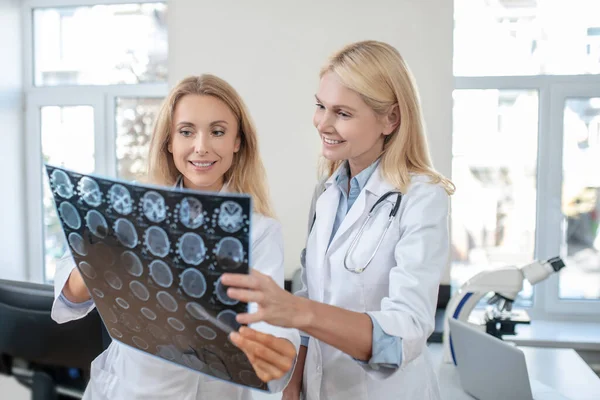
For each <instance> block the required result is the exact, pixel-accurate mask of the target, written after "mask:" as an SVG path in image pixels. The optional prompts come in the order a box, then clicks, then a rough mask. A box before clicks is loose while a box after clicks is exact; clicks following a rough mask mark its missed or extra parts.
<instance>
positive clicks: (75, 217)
mask: <svg viewBox="0 0 600 400" xmlns="http://www.w3.org/2000/svg"><path fill="white" fill-rule="evenodd" d="M58 214H59V215H60V217H61V218H62V220H63V221H64V223H65V224H66V225H67V226H68V227H69V228H71V229H79V228H80V227H81V218H80V217H79V213H78V212H77V209H76V208H75V206H74V205H73V204H71V203H69V202H67V201H63V202H62V203H60V206H58Z"/></svg>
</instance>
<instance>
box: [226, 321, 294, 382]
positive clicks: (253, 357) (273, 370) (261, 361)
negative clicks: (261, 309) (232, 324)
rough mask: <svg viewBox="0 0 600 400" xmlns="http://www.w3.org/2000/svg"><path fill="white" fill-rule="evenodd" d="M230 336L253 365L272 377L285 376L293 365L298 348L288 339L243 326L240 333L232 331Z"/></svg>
mask: <svg viewBox="0 0 600 400" xmlns="http://www.w3.org/2000/svg"><path fill="white" fill-rule="evenodd" d="M230 337H231V341H232V342H233V344H235V345H236V346H237V347H239V348H240V349H241V350H242V351H243V352H244V353H245V354H246V356H247V357H248V359H249V360H250V362H251V363H252V365H253V366H255V368H257V369H261V370H262V372H263V373H265V374H268V375H269V376H271V377H272V378H271V379H277V378H278V377H281V376H283V375H284V374H285V373H286V372H288V371H289V370H290V369H291V368H292V366H293V363H294V358H295V357H296V349H295V348H294V345H293V344H291V343H290V342H289V341H288V340H286V339H281V338H277V337H275V336H273V335H269V334H265V333H262V332H257V331H255V330H254V329H251V328H246V327H242V328H241V329H240V333H237V332H234V333H232V334H231V336H230ZM257 374H258V371H257ZM273 377H275V378H273ZM261 379H262V378H261Z"/></svg>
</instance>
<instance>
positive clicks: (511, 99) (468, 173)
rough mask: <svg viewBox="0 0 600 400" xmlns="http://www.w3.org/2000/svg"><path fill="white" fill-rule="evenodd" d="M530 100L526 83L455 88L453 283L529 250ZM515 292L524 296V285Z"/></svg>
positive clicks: (532, 188) (533, 137) (532, 181)
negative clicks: (523, 85)
mask: <svg viewBox="0 0 600 400" xmlns="http://www.w3.org/2000/svg"><path fill="white" fill-rule="evenodd" d="M537 108H538V94H537V92H536V91H531V90H520V91H516V90H495V89H490V90H456V91H455V92H454V127H453V132H454V133H453V144H452V153H453V154H452V156H453V163H452V179H453V181H454V184H455V185H456V186H457V188H458V189H459V190H457V192H456V194H455V195H454V196H453V204H452V221H453V223H452V246H453V263H452V277H453V278H454V279H453V280H454V286H455V287H456V286H459V285H461V284H462V283H464V282H465V281H466V280H467V279H468V278H470V277H471V276H472V275H473V273H474V272H475V271H481V270H485V269H488V268H494V267H497V266H501V265H506V264H507V263H514V264H517V265H523V264H526V263H528V262H530V261H531V260H532V259H533V257H534V250H535V210H536V168H537V163H536V162H537V151H538V148H537V139H538V137H537V126H538V118H537ZM475 110H476V112H474V111H475ZM515 144H517V145H516V146H515ZM522 295H523V296H522V297H523V300H526V302H527V304H530V301H531V287H529V286H527V287H526V290H525V291H524V292H523V293H522Z"/></svg>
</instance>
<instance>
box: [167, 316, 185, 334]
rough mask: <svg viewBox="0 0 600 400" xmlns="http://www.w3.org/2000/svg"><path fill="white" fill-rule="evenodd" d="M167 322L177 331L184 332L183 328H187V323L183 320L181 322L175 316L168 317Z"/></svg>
mask: <svg viewBox="0 0 600 400" xmlns="http://www.w3.org/2000/svg"><path fill="white" fill-rule="evenodd" d="M167 322H168V323H169V325H171V328H173V329H175V330H176V331H179V332H182V331H183V330H185V325H184V324H183V322H181V321H180V320H178V319H177V318H175V317H169V318H167Z"/></svg>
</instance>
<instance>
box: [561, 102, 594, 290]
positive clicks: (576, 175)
mask: <svg viewBox="0 0 600 400" xmlns="http://www.w3.org/2000/svg"><path fill="white" fill-rule="evenodd" d="M562 166H563V174H562V176H563V181H562V214H563V218H564V220H563V224H564V225H563V226H564V230H563V239H562V246H561V253H562V256H563V259H564V260H565V262H566V263H567V265H569V267H570V268H565V270H564V273H562V274H560V280H559V296H560V298H561V299H585V300H600V230H599V223H600V97H596V98H568V99H567V100H566V102H565V105H564V114H563V163H562Z"/></svg>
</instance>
